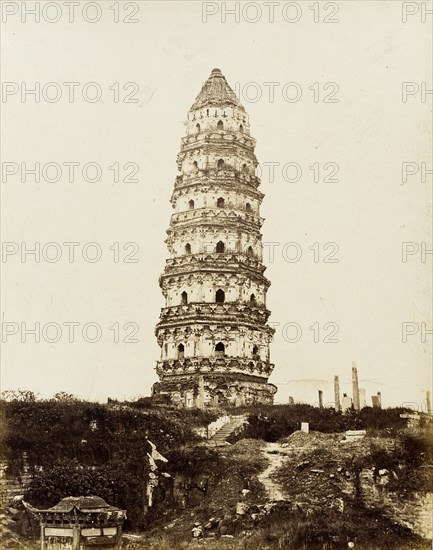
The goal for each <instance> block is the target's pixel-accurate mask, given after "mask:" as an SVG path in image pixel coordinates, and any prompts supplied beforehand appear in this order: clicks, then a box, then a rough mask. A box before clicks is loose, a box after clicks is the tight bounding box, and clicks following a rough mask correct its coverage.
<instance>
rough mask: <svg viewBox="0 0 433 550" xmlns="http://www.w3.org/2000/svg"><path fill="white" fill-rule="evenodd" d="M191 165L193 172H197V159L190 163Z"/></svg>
mask: <svg viewBox="0 0 433 550" xmlns="http://www.w3.org/2000/svg"><path fill="white" fill-rule="evenodd" d="M192 167H193V169H194V172H197V170H198V164H197V161H196V160H195V161H194V162H193V163H192Z"/></svg>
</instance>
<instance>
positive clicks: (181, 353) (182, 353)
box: [177, 344, 185, 359]
mask: <svg viewBox="0 0 433 550" xmlns="http://www.w3.org/2000/svg"><path fill="white" fill-rule="evenodd" d="M184 357H185V346H184V345H183V344H179V345H178V346H177V358H178V359H183V358H184Z"/></svg>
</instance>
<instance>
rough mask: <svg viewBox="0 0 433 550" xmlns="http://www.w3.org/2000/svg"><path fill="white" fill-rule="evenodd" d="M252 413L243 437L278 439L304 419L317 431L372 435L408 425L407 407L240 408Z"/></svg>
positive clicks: (388, 432) (397, 429) (393, 430)
mask: <svg viewBox="0 0 433 550" xmlns="http://www.w3.org/2000/svg"><path fill="white" fill-rule="evenodd" d="M240 411H241V412H247V413H249V416H248V422H249V424H248V426H247V427H246V429H245V431H244V432H243V433H242V434H241V437H248V438H257V439H263V440H264V441H270V442H272V441H278V439H280V438H282V437H285V436H288V435H290V434H291V433H293V432H295V431H296V430H299V428H300V426H301V422H308V423H309V427H310V430H312V431H315V432H324V433H336V432H340V433H341V432H343V431H346V430H363V429H365V430H367V432H368V433H369V434H371V435H376V434H380V433H385V434H386V435H388V436H389V435H393V434H396V433H398V431H399V430H401V429H402V428H404V427H405V426H406V420H405V419H404V418H400V414H401V413H403V412H408V410H407V409H403V408H392V409H373V408H371V407H366V408H364V409H362V410H361V411H359V412H355V411H351V412H349V413H348V414H342V413H341V412H340V413H337V412H335V411H334V409H331V408H324V409H319V408H318V407H312V406H311V405H303V404H301V405H257V406H254V407H250V408H249V409H247V408H245V409H240Z"/></svg>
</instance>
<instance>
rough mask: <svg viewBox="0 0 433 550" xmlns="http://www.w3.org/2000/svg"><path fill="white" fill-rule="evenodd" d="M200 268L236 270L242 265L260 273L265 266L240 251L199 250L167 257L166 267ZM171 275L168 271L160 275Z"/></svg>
mask: <svg viewBox="0 0 433 550" xmlns="http://www.w3.org/2000/svg"><path fill="white" fill-rule="evenodd" d="M184 267H188V268H193V269H197V268H201V267H206V268H208V269H210V270H211V269H213V268H215V269H221V268H225V267H226V268H230V267H232V268H234V269H235V270H238V269H239V267H244V268H247V269H251V270H253V271H257V272H259V273H260V274H263V272H264V271H265V270H266V266H264V265H263V264H262V262H261V261H260V260H259V259H258V258H256V257H254V256H250V255H249V254H242V253H241V252H222V253H220V252H211V253H205V252H201V253H199V254H185V255H183V256H176V257H175V258H167V260H166V269H167V268H184ZM164 276H171V274H169V273H165V274H164V275H162V277H164Z"/></svg>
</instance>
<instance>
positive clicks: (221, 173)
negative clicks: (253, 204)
mask: <svg viewBox="0 0 433 550" xmlns="http://www.w3.org/2000/svg"><path fill="white" fill-rule="evenodd" d="M203 178H208V179H209V180H210V181H208V182H206V183H212V182H217V183H218V182H221V183H230V184H231V185H233V184H236V183H239V184H243V185H246V186H248V187H250V186H253V187H254V188H257V187H258V186H259V185H260V178H259V177H258V176H255V175H252V174H246V173H244V172H240V171H239V170H234V169H225V170H224V169H223V170H217V169H212V168H205V169H203V170H200V169H198V170H196V171H195V172H191V173H190V174H180V175H179V176H176V182H175V191H176V190H177V189H181V188H183V187H188V186H190V185H193V184H195V183H199V184H200V185H203V183H204V182H203V181H202V180H203ZM261 196H263V195H262V194H261Z"/></svg>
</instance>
